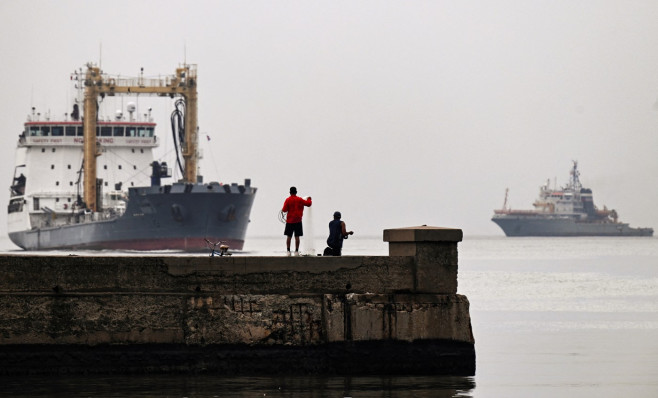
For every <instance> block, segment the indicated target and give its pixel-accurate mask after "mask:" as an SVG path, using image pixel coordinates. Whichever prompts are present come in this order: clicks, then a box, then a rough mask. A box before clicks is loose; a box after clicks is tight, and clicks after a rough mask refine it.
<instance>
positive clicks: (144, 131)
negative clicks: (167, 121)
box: [137, 127, 147, 137]
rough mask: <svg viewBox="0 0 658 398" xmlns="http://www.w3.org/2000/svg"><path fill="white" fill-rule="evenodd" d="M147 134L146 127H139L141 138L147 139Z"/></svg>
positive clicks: (138, 131)
mask: <svg viewBox="0 0 658 398" xmlns="http://www.w3.org/2000/svg"><path fill="white" fill-rule="evenodd" d="M146 133H147V131H146V127H139V128H138V129H137V135H138V136H139V137H147V135H146Z"/></svg>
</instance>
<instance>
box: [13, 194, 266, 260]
mask: <svg viewBox="0 0 658 398" xmlns="http://www.w3.org/2000/svg"><path fill="white" fill-rule="evenodd" d="M186 186H187V188H186V187H185V186H182V187H180V189H178V190H176V188H174V189H168V190H167V189H164V187H144V188H131V189H130V191H129V200H128V205H127V207H126V211H125V213H124V214H123V215H121V216H119V217H114V218H109V219H105V220H100V221H85V220H82V221H79V222H72V223H70V224H67V225H58V226H54V227H46V228H37V229H30V230H23V231H12V232H10V233H9V237H10V238H11V240H12V241H13V242H14V243H15V244H16V245H17V246H19V247H21V248H23V249H26V250H62V249H72V250H103V249H105V250H177V251H205V250H208V249H209V247H208V242H207V241H206V239H207V240H209V241H211V242H218V241H223V242H226V243H227V244H228V245H229V247H230V248H231V249H235V250H241V249H242V248H243V245H244V239H245V235H246V231H247V226H248V224H249V215H250V213H251V207H252V204H253V201H254V197H255V191H256V190H255V188H250V187H249V188H247V189H245V187H243V186H240V187H239V188H240V189H238V187H229V186H225V187H226V188H222V186H220V185H214V186H211V185H204V184H195V185H192V184H186ZM80 217H83V218H84V217H85V216H84V215H81V216H80Z"/></svg>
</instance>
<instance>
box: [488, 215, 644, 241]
mask: <svg viewBox="0 0 658 398" xmlns="http://www.w3.org/2000/svg"><path fill="white" fill-rule="evenodd" d="M491 221H493V222H494V223H496V224H497V225H498V226H499V227H500V228H501V229H502V230H503V232H504V233H505V235H506V236H517V237H523V236H653V229H651V228H631V227H629V226H628V224H625V223H594V222H578V221H576V220H574V219H573V218H567V217H553V218H538V217H537V218H534V219H533V218H531V217H514V216H504V217H494V218H492V219H491Z"/></svg>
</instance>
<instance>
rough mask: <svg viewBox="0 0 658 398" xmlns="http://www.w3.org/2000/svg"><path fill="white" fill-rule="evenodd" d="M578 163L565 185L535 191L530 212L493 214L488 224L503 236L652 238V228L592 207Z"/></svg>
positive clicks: (511, 211) (605, 209) (574, 164)
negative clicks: (581, 179)
mask: <svg viewBox="0 0 658 398" xmlns="http://www.w3.org/2000/svg"><path fill="white" fill-rule="evenodd" d="M579 176H580V172H579V171H578V162H576V161H574V162H573V167H572V169H571V178H570V180H569V184H568V185H567V186H565V187H562V188H561V189H551V188H550V187H549V182H547V183H546V185H543V186H541V187H540V188H539V197H538V198H537V200H536V201H535V203H533V206H534V207H535V209H534V210H512V209H510V208H508V207H507V192H505V202H504V203H503V208H502V209H500V210H494V216H493V218H492V219H491V221H493V222H495V223H496V224H498V226H499V227H500V228H502V230H503V232H505V235H507V236H652V235H653V229H652V228H631V227H629V226H628V224H626V223H622V222H620V221H619V220H618V215H617V212H616V211H615V210H608V209H607V208H606V207H605V206H604V207H603V210H599V209H598V208H597V207H596V206H595V205H594V200H593V197H592V190H591V189H588V188H583V187H582V185H581V183H580V178H579Z"/></svg>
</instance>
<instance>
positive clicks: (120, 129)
mask: <svg viewBox="0 0 658 398" xmlns="http://www.w3.org/2000/svg"><path fill="white" fill-rule="evenodd" d="M114 136H115V137H123V126H121V127H114Z"/></svg>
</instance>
